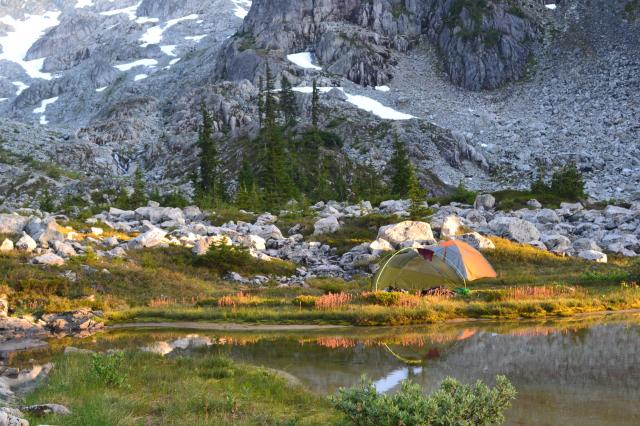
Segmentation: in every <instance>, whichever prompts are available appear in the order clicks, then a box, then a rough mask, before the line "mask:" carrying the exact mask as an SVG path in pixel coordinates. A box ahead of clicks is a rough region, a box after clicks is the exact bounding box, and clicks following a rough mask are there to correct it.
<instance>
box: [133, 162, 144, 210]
mask: <svg viewBox="0 0 640 426" xmlns="http://www.w3.org/2000/svg"><path fill="white" fill-rule="evenodd" d="M147 201H148V199H147V193H146V185H145V182H144V174H143V173H142V169H141V168H140V167H138V168H137V169H136V172H135V174H134V175H133V193H132V194H131V197H129V205H130V206H131V208H138V207H142V206H144V205H145V204H146V203H147Z"/></svg>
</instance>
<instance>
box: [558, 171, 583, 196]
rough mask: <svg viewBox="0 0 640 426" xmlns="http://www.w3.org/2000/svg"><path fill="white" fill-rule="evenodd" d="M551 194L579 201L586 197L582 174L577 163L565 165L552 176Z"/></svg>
mask: <svg viewBox="0 0 640 426" xmlns="http://www.w3.org/2000/svg"><path fill="white" fill-rule="evenodd" d="M551 192H552V193H553V194H555V195H558V196H560V197H565V198H570V199H578V198H583V197H584V196H585V190H584V180H583V178H582V173H580V170H578V168H577V167H576V165H575V163H569V164H566V165H564V166H563V167H562V168H561V169H559V170H556V171H555V172H554V173H553V175H552V176H551Z"/></svg>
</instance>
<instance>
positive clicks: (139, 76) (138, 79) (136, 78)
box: [133, 74, 149, 81]
mask: <svg viewBox="0 0 640 426" xmlns="http://www.w3.org/2000/svg"><path fill="white" fill-rule="evenodd" d="M147 77H149V76H148V75H147V74H138V75H136V76H135V77H134V78H133V81H140V80H144V79H145V78H147Z"/></svg>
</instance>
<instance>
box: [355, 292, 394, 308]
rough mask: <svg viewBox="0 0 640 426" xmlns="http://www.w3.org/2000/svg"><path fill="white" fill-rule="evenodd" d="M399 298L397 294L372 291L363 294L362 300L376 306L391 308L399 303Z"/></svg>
mask: <svg viewBox="0 0 640 426" xmlns="http://www.w3.org/2000/svg"><path fill="white" fill-rule="evenodd" d="M400 296H401V293H398V292H387V291H374V292H371V293H366V294H364V299H365V300H366V301H367V302H369V303H373V304H376V305H382V306H393V305H396V304H397V303H398V302H399V301H400Z"/></svg>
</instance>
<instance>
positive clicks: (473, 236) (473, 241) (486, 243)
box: [456, 232, 496, 250]
mask: <svg viewBox="0 0 640 426" xmlns="http://www.w3.org/2000/svg"><path fill="white" fill-rule="evenodd" d="M456 239H457V240H460V241H463V242H465V243H467V244H469V245H470V246H471V247H473V248H475V249H476V250H493V249H495V248H496V245H495V244H494V243H493V241H491V240H490V239H489V238H487V237H484V236H482V235H480V234H479V233H477V232H469V233H467V234H463V235H460V236H458V237H456Z"/></svg>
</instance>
